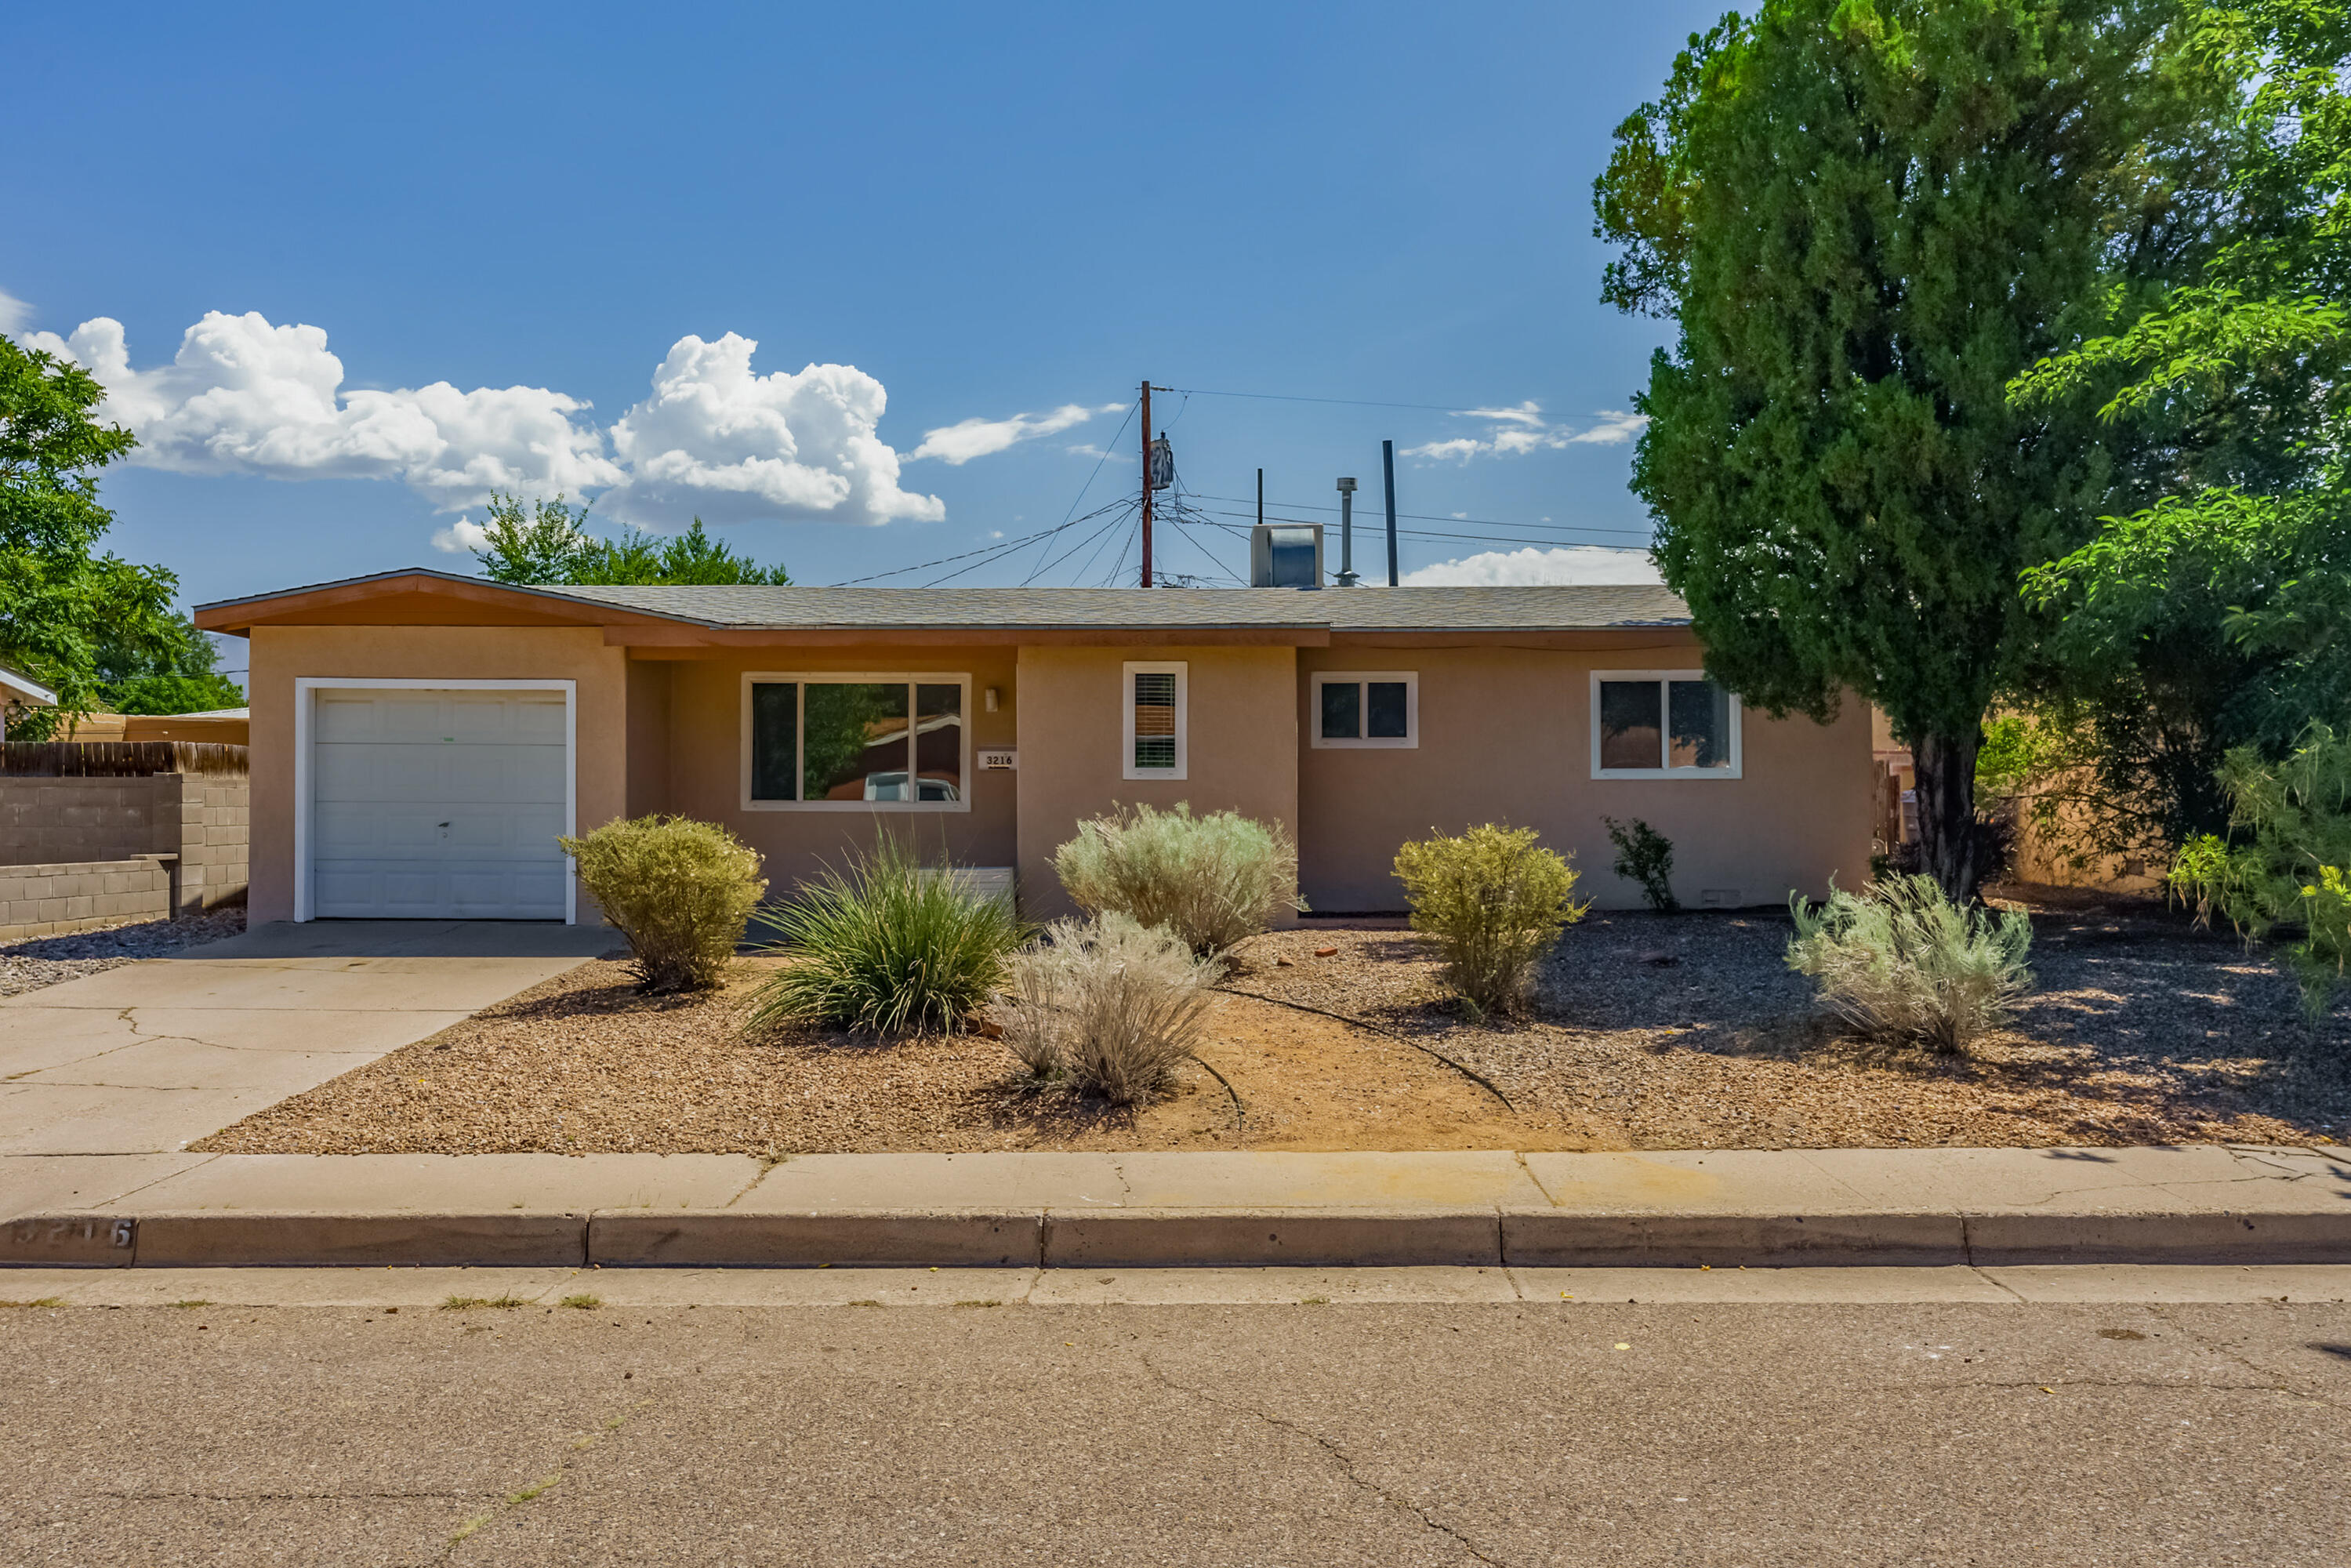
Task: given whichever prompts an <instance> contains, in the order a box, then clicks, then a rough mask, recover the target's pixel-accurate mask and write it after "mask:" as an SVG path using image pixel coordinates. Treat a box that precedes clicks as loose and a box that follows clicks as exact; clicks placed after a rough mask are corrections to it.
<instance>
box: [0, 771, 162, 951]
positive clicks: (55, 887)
mask: <svg viewBox="0 0 2351 1568" xmlns="http://www.w3.org/2000/svg"><path fill="white" fill-rule="evenodd" d="M135 782H141V783H143V782H145V780H143V779H141V780H136V781H135ZM171 907H172V868H171V862H168V861H166V860H161V859H152V858H147V859H138V860H110V861H78V862H67V863H62V864H45V865H0V939H13V938H16V937H19V936H55V935H56V934H57V933H58V932H62V931H84V930H88V929H89V927H90V926H93V925H112V924H113V923H114V922H116V921H118V920H135V919H140V918H146V919H155V918H158V917H160V916H162V915H165V914H167V913H169V911H170V909H171Z"/></svg>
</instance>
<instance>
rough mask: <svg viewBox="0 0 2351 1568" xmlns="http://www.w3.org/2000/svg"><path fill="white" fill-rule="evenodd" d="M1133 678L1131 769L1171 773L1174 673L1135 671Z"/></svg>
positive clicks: (1173, 744) (1172, 769)
mask: <svg viewBox="0 0 2351 1568" xmlns="http://www.w3.org/2000/svg"><path fill="white" fill-rule="evenodd" d="M1095 690H1097V691H1099V690H1101V688H1100V687H1099V686H1097V687H1096V688H1095ZM1134 766H1135V767H1136V768H1155V769H1164V770H1165V771H1167V772H1170V773H1172V772H1174V771H1175V672H1174V671H1173V670H1137V671H1135V672H1134Z"/></svg>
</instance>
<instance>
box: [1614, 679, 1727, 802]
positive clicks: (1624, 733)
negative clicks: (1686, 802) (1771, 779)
mask: <svg viewBox="0 0 2351 1568" xmlns="http://www.w3.org/2000/svg"><path fill="white" fill-rule="evenodd" d="M1739 770H1740V741H1739V699H1738V698H1737V697H1735V696H1733V695H1730V694H1729V692H1727V691H1725V690H1723V689H1722V688H1721V687H1720V686H1718V685H1715V684H1714V683H1713V682H1712V681H1710V680H1708V679H1707V678H1706V674H1705V673H1704V672H1703V671H1699V670H1599V671H1595V672H1593V676H1592V776H1593V778H1594V779H1736V778H1738V777H1739Z"/></svg>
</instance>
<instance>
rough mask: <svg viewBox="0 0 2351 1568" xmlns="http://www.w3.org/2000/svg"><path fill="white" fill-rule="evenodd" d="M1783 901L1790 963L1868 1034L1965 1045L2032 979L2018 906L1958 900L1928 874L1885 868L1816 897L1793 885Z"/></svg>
mask: <svg viewBox="0 0 2351 1568" xmlns="http://www.w3.org/2000/svg"><path fill="white" fill-rule="evenodd" d="M1788 910H1789V913H1790V914H1791V915H1792V916H1793V917H1794V919H1795V922H1796V935H1795V938H1794V940H1792V941H1791V942H1790V943H1789V944H1788V967H1790V968H1792V969H1794V970H1796V971H1797V972H1798V973H1800V974H1805V975H1810V976H1812V977H1813V978H1814V979H1815V980H1817V981H1818V982H1819V983H1820V995H1821V999H1822V1000H1823V1001H1824V1002H1826V1003H1827V1004H1828V1006H1829V1007H1830V1009H1832V1010H1834V1012H1835V1013H1836V1014H1837V1015H1838V1016H1839V1017H1841V1018H1843V1019H1844V1020H1845V1021H1846V1022H1847V1023H1849V1024H1851V1025H1852V1026H1853V1027H1854V1028H1855V1030H1859V1031H1860V1032H1861V1033H1863V1034H1865V1035H1867V1036H1869V1037H1871V1038H1872V1039H1875V1040H1887V1041H1893V1042H1899V1043H1916V1044H1920V1045H1924V1046H1927V1047H1928V1048H1929V1049H1930V1050H1934V1051H1965V1050H1966V1049H1967V1048H1968V1045H1969V1043H1970V1041H1972V1040H1976V1039H1977V1038H1979V1037H1980V1036H1981V1035H1983V1034H1986V1033H1988V1032H1990V1031H1991V1030H1994V1029H1997V1028H1999V1027H2000V1026H2001V1024H2002V1023H2004V1022H2006V1021H2007V1019H2008V1017H2009V1015H2010V1013H2011V1011H2012V1010H2013V1009H2014V1008H2015V1005H2016V1001H2017V998H2020V997H2022V996H2023V995H2024V993H2025V991H2026V990H2027V989H2028V988H2030V987H2031V986H2032V973H2031V971H2029V970H2028V969H2026V968H2025V967H2024V959H2025V955H2026V954H2027V953H2029V952H2030V951H2031V950H2032V922H2031V921H2030V920H2028V919H2027V918H2026V917H2025V916H2024V915H2022V913H2020V912H2018V911H2016V910H2006V911H2002V912H2001V913H1998V914H1994V913H1993V912H1991V911H1989V910H1967V909H1961V908H1960V907H1959V905H1958V904H1953V903H1952V902H1951V901H1950V900H1949V899H1948V898H1946V897H1944V896H1943V890H1942V889H1941V888H1940V887H1938V886H1937V885H1936V883H1935V879H1934V878H1933V877H1930V876H1891V877H1886V878H1883V879H1881V880H1880V881H1877V882H1875V883H1871V884H1870V886H1869V888H1868V889H1867V891H1865V892H1863V893H1859V894H1853V893H1847V892H1845V891H1844V890H1843V889H1842V888H1838V887H1834V886H1833V887H1831V888H1830V889H1829V896H1828V899H1827V901H1826V902H1825V903H1823V904H1820V905H1818V906H1817V907H1815V906H1814V905H1813V904H1810V903H1808V902H1807V901H1806V900H1805V899H1804V898H1803V897H1802V895H1801V894H1798V895H1796V896H1794V897H1792V898H1791V899H1790V900H1789V901H1788Z"/></svg>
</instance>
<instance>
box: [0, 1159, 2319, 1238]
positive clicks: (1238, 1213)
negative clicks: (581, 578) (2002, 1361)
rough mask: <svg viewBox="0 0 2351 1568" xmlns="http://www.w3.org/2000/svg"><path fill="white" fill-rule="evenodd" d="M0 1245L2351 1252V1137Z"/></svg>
mask: <svg viewBox="0 0 2351 1568" xmlns="http://www.w3.org/2000/svg"><path fill="white" fill-rule="evenodd" d="M0 1218H6V1220H7V1223H6V1224H5V1226H0V1263H12V1264H18V1265H32V1266H41V1265H50V1266H57V1265H78V1266H84V1267H89V1266H97V1267H110V1266H111V1267H121V1266H127V1265H131V1264H137V1265H141V1266H148V1267H180V1268H190V1267H207V1266H225V1265H256V1264H267V1265H282V1266H334V1265H348V1264H370V1265H384V1264H395V1265H415V1266H443V1265H458V1264H468V1265H481V1266H496V1265H504V1266H511V1267H586V1266H590V1265H594V1266H599V1267H654V1268H741V1267H777V1266H782V1267H810V1266H830V1265H841V1266H844V1267H855V1266H883V1267H908V1266H934V1267H940V1268H950V1267H959V1268H1016V1269H1019V1268H1049V1269H1050V1268H1088V1269H1104V1268H1150V1267H1182V1266H1188V1267H1207V1266H1239V1267H1267V1266H1276V1267H1308V1268H1319V1267H1335V1266H1358V1267H1360V1266H1372V1267H1380V1266H1386V1267H1418V1266H1437V1265H1450V1266H1472V1267H1512V1268H1566V1267H1628V1266H1631V1267H1639V1266H1646V1267H1689V1266H1696V1265H1706V1266H1713V1267H1729V1266H1733V1265H1745V1266H1750V1267H1764V1266H1773V1267H1781V1266H1801V1265H1821V1264H1829V1265H1855V1264H1875V1265H1900V1266H1907V1267H1950V1266H1956V1265H1973V1266H1978V1267H1982V1266H2005V1265H2029V1264H2044V1263H2087V1262H2095V1263H2168V1264H2209V1263H2248V1264H2251V1263H2351V1151H2345V1150H2341V1149H2336V1148H2332V1147H2324V1148H2252V1147H2242V1146H2239V1147H2221V1146H2214V1145H2196V1146H2183V1147H2168V1148H2082V1149H1831V1150H1777V1151H1761V1150H1750V1151H1722V1150H1712V1151H1690V1152H1682V1153H1649V1154H1527V1155H1520V1154H1513V1153H1510V1152H1507V1151H1497V1152H1473V1153H1429V1154H1244V1153H1228V1154H1134V1155H1114V1154H997V1155H810V1156H805V1157H802V1158H799V1159H793V1160H789V1161H786V1162H784V1163H782V1164H780V1165H776V1166H763V1165H762V1164H761V1163H760V1162H759V1161H758V1160H755V1159H752V1158H750V1157H748V1156H746V1155H585V1156H577V1157H572V1156H565V1155H341V1156H336V1155H129V1156H105V1157H89V1156H84V1157H78V1158H60V1157H22V1156H20V1157H16V1158H10V1159H0Z"/></svg>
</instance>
